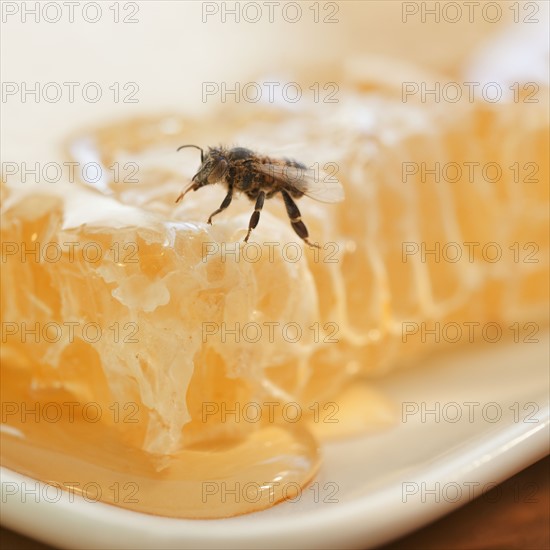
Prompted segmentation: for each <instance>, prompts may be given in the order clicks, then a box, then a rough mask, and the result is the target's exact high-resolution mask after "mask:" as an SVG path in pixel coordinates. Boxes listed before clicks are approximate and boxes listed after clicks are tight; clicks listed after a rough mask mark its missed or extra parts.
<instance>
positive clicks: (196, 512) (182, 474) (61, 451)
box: [1, 367, 320, 518]
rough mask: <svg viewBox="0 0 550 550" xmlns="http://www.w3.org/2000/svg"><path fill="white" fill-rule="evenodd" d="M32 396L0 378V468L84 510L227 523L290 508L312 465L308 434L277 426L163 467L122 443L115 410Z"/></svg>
mask: <svg viewBox="0 0 550 550" xmlns="http://www.w3.org/2000/svg"><path fill="white" fill-rule="evenodd" d="M31 388H32V383H31V380H30V377H28V376H22V375H21V371H20V370H18V369H16V368H11V367H7V368H4V372H3V376H2V394H1V395H2V414H3V419H2V421H3V429H2V433H1V445H2V465H3V466H5V467H7V468H10V469H12V470H14V471H16V472H18V473H21V474H24V475H26V476H29V477H32V478H35V479H38V480H41V481H44V482H46V483H50V484H52V485H54V486H56V487H61V488H62V489H64V490H66V491H68V492H69V493H72V494H76V495H82V496H83V497H84V498H85V499H86V500H87V501H89V502H91V501H102V502H105V503H108V504H113V505H117V506H120V507H123V508H127V509H130V510H136V511H139V512H145V513H150V514H157V515H162V516H170V517H180V518H220V517H228V516H234V515H238V514H244V513H247V512H253V511H255V510H261V509H264V508H268V507H269V506H272V505H273V504H275V503H277V502H280V501H281V500H284V499H286V498H294V497H295V496H296V494H297V493H298V492H299V491H300V490H301V488H302V487H304V486H305V485H306V484H307V483H308V482H309V481H310V480H311V479H312V478H313V476H314V475H315V473H316V472H317V470H318V468H319V465H320V455H319V449H318V444H317V442H316V440H315V439H314V437H313V436H312V435H311V434H310V433H309V432H308V431H307V430H305V429H304V428H299V427H293V426H290V425H286V426H285V425H275V424H271V425H268V426H265V427H262V428H260V429H258V430H255V431H253V432H252V433H251V434H250V435H249V436H248V437H246V438H242V439H240V440H237V441H221V440H215V441H211V442H210V443H203V444H201V445H195V446H194V447H193V448H188V449H183V450H181V451H180V452H178V453H176V454H174V455H172V456H169V457H165V458H163V459H161V458H159V457H154V456H151V455H149V454H148V453H145V452H144V451H142V450H140V449H138V448H132V447H129V446H128V445H127V444H126V443H125V442H124V440H123V438H122V437H121V433H120V430H119V429H118V427H117V425H116V422H115V420H116V407H114V406H113V407H109V408H108V410H103V409H102V408H100V406H99V405H97V404H95V405H94V404H92V403H85V404H84V406H79V405H80V404H79V402H78V400H77V399H75V396H74V395H71V394H69V393H68V392H66V391H63V390H55V389H52V390H47V391H45V390H39V391H33V390H32V389H31ZM71 403H72V404H73V405H72V406H71V405H70V404H71ZM121 413H122V414H126V413H124V412H123V411H121ZM99 416H101V418H100V419H99V420H97V419H98V417H99ZM119 418H120V417H119ZM160 463H162V467H159V464H160Z"/></svg>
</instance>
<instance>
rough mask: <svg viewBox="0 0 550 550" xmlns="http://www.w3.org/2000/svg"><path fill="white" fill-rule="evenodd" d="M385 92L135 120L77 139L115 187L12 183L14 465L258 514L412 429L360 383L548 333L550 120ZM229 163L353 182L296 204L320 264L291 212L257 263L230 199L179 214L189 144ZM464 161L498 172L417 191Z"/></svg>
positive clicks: (109, 496) (156, 502)
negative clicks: (216, 151) (333, 467)
mask: <svg viewBox="0 0 550 550" xmlns="http://www.w3.org/2000/svg"><path fill="white" fill-rule="evenodd" d="M385 85H387V83H386V84H385ZM386 92H387V90H386V91H385V92H384V93H381V91H380V90H378V89H377V88H376V86H375V85H373V83H372V82H370V83H369V85H368V86H365V85H364V84H362V83H361V80H360V79H356V80H355V79H354V78H353V77H352V76H350V77H349V81H348V82H347V86H346V87H345V88H343V90H342V94H343V96H342V98H343V99H342V100H341V101H340V103H339V104H337V105H318V104H316V105H309V106H307V107H304V108H303V109H302V110H299V111H298V110H297V111H292V112H289V111H286V110H284V109H282V108H277V107H272V106H271V107H265V109H264V111H263V112H262V115H263V116H262V117H261V118H260V117H256V116H255V117H252V116H250V114H247V113H246V112H240V111H239V110H235V109H233V110H232V111H231V112H227V113H223V116H224V120H225V122H224V123H223V124H222V123H220V122H219V120H221V117H219V119H218V118H216V116H214V117H213V118H212V119H201V120H200V121H199V120H192V119H186V118H183V117H181V116H179V115H177V114H170V113H169V114H166V115H164V116H151V117H144V118H141V119H132V120H128V121H121V122H117V123H114V124H112V125H110V126H107V127H100V128H93V129H88V130H86V131H83V132H80V133H78V134H76V135H74V136H71V137H70V138H69V139H68V141H67V144H66V154H67V158H68V159H71V160H72V161H74V162H77V163H80V164H84V163H85V162H96V163H98V165H100V166H101V167H102V168H103V174H105V175H106V176H105V178H104V179H102V180H101V181H99V182H95V183H90V182H86V181H79V182H75V183H68V182H67V183H56V184H55V186H51V185H47V184H46V183H41V184H37V185H29V184H27V185H25V184H22V183H21V182H17V181H14V180H9V181H4V182H3V189H2V194H3V219H4V223H3V226H2V252H3V255H2V262H3V265H2V268H3V269H2V271H3V277H2V323H3V334H2V338H3V342H2V344H3V346H2V354H3V355H2V380H3V384H2V386H3V387H2V404H3V410H2V413H3V419H2V421H3V428H4V429H3V430H2V464H3V465H4V466H7V467H9V468H11V469H13V470H16V471H18V472H20V473H23V474H26V475H28V476H30V477H35V478H37V479H40V480H43V481H47V482H49V483H53V484H59V485H60V486H62V487H63V488H65V489H66V490H68V491H70V490H73V491H75V492H76V493H79V491H80V493H82V494H83V495H84V496H86V497H88V498H97V499H99V500H102V501H104V502H108V503H110V504H115V505H117V506H122V507H125V508H129V509H132V510H139V511H143V512H148V513H153V514H159V515H166V516H173V517H189V518H208V517H228V516H232V515H236V514H242V513H246V512H252V511H256V510H260V509H264V508H266V507H269V506H271V505H273V504H275V503H276V502H279V501H281V500H284V499H287V498H293V497H294V496H295V495H296V493H297V492H298V491H300V490H301V488H303V487H305V486H306V485H307V484H308V483H309V482H310V481H311V480H312V479H313V478H314V476H315V473H316V472H317V470H318V468H319V467H320V463H321V456H320V453H319V445H320V443H321V442H322V441H323V440H325V439H328V438H332V437H342V436H346V435H356V434H358V433H364V432H367V431H368V430H370V429H374V428H381V427H388V426H391V425H392V424H393V423H394V422H395V410H394V407H393V405H392V404H391V402H389V401H388V400H387V399H385V397H384V396H383V395H380V394H379V393H377V392H376V391H375V390H373V389H372V388H371V387H370V386H368V385H365V380H369V379H372V378H374V377H376V376H379V375H381V374H383V373H385V372H387V371H388V370H390V369H392V368H395V367H396V366H399V365H403V364H414V363H415V362H418V361H420V360H421V358H422V357H423V356H425V354H426V353H429V352H434V351H445V352H450V350H451V349H453V346H454V349H456V348H457V347H458V346H460V345H461V344H462V345H464V344H469V343H472V341H471V338H470V337H469V334H470V333H469V332H468V330H469V329H470V328H471V327H472V326H473V325H472V323H474V324H475V323H477V326H478V330H482V329H483V327H485V325H487V324H488V323H493V324H496V325H498V326H499V327H504V329H505V330H504V332H505V335H504V336H503V338H506V337H508V338H511V337H512V332H510V330H509V328H508V327H509V326H511V325H513V324H514V323H518V327H520V326H521V327H524V326H525V325H526V324H528V323H542V322H543V320H544V319H545V316H546V311H545V303H546V301H547V299H548V295H547V291H548V289H547V284H546V281H547V278H548V253H547V249H548V231H547V229H548V226H547V208H548V187H547V185H546V184H545V183H544V182H547V181H548V150H549V147H548V127H547V122H546V121H547V107H546V105H547V102H541V103H540V104H538V106H536V108H533V109H532V110H529V112H528V113H527V114H525V112H524V111H523V110H521V109H519V108H518V106H517V105H514V104H510V105H485V104H484V105H479V104H477V103H476V104H471V105H469V104H461V105H453V106H452V108H450V107H449V106H447V107H445V106H441V105H440V106H436V107H434V106H427V105H424V104H421V103H420V102H412V103H410V104H407V105H404V104H403V103H402V102H401V101H400V100H399V99H398V98H397V97H394V96H392V95H391V94H387V93H386ZM219 142H224V143H238V144H239V145H242V146H245V147H249V148H252V149H254V150H260V151H261V152H264V153H265V152H270V151H269V149H270V148H274V149H276V148H278V147H279V148H281V149H284V148H285V147H288V143H289V142H292V143H296V144H302V145H296V147H295V151H296V153H292V154H293V155H295V156H296V157H297V158H299V160H301V161H303V162H305V163H309V164H315V163H320V164H325V163H335V164H336V166H337V167H338V174H337V177H338V178H339V179H340V181H341V183H342V185H343V187H344V189H345V192H346V200H345V201H344V202H343V203H341V204H337V205H326V204H320V203H315V202H314V201H310V200H309V199H307V198H304V199H302V200H301V201H300V203H299V206H300V209H301V211H302V215H303V216H304V218H305V219H307V224H308V228H309V230H310V235H311V237H312V240H313V241H317V242H319V243H320V249H318V250H314V249H310V248H308V247H304V245H303V243H301V242H296V241H297V238H296V236H295V235H294V234H293V232H292V229H291V227H290V225H289V223H288V220H287V217H286V215H285V214H284V210H283V207H282V205H281V204H280V202H278V201H277V200H276V199H273V200H270V201H267V202H266V205H265V207H264V211H263V212H262V218H261V222H260V224H259V226H258V228H257V229H256V230H255V231H254V232H253V234H252V237H251V239H250V243H249V244H248V245H246V246H245V245H244V244H243V243H242V242H241V241H242V239H243V237H244V235H245V233H246V228H247V225H248V219H249V216H250V213H251V209H252V206H253V205H251V204H250V203H249V202H248V201H247V200H245V199H244V197H243V198H241V199H240V200H236V201H234V203H233V204H232V205H231V209H230V210H228V211H226V212H224V214H221V215H220V216H218V217H217V218H216V219H215V221H214V224H213V225H212V226H209V225H207V224H206V223H205V222H206V220H207V218H208V215H209V214H210V213H211V212H212V211H213V210H215V209H216V208H217V207H218V206H219V203H220V202H221V201H222V199H223V195H224V193H223V189H221V188H218V187H216V186H211V187H210V188H208V189H204V190H201V191H200V192H197V193H193V194H189V195H188V196H186V198H185V200H184V201H183V203H182V204H181V205H176V204H175V202H174V201H175V199H176V197H177V196H178V194H179V193H180V191H181V189H182V188H183V186H184V185H185V184H186V183H187V182H188V181H189V179H190V177H192V175H193V174H194V171H195V170H196V168H197V166H198V160H197V158H196V156H194V155H193V152H192V151H187V152H186V154H183V153H176V152H175V150H176V147H177V146H179V145H181V144H183V143H198V144H200V145H202V146H207V145H209V144H212V145H214V144H216V143H219ZM286 154H288V153H286ZM449 162H452V163H455V164H457V165H458V166H467V165H468V163H470V165H471V163H472V162H476V163H479V164H480V165H483V166H484V165H486V164H487V163H497V164H498V166H500V167H503V169H502V174H501V177H500V178H499V179H498V180H496V179H487V178H486V177H484V176H483V172H481V171H480V172H478V173H475V174H474V177H473V178H469V179H465V180H462V181H456V182H455V183H452V182H450V181H445V182H441V181H436V180H435V179H434V178H430V177H429V176H427V173H428V174H429V172H426V170H423V166H424V167H426V166H427V167H433V166H435V165H436V163H439V164H440V165H445V164H446V163H449ZM533 162H534V163H536V165H537V167H538V173H537V178H536V181H534V182H531V181H529V182H526V181H521V182H518V181H517V171H516V172H514V170H513V169H510V166H514V164H515V163H519V164H518V166H521V167H524V166H525V165H527V164H529V163H533ZM51 243H54V244H55V245H56V246H52V244H51ZM471 243H478V244H477V245H475V246H474V245H472V244H471ZM533 243H535V244H536V247H535V248H533V246H532V244H533ZM495 250H496V251H500V252H501V258H500V259H499V260H498V261H494V260H495V256H494V255H491V254H490V253H494V251H495ZM457 251H458V252H460V257H458V252H457ZM453 254H454V255H453ZM529 254H531V256H528V255H529ZM533 254H534V256H533ZM529 259H534V260H537V261H528V260H529ZM451 325H452V327H453V328H456V327H457V326H458V328H459V329H460V330H461V333H462V337H461V338H459V339H455V340H452V339H451V338H450V337H448V334H449V333H448V332H446V331H447V329H448V328H449V326H451ZM438 326H439V329H437V327H438ZM442 327H443V328H442ZM474 328H476V327H475V326H474ZM434 330H435V331H436V332H437V330H439V333H440V336H441V334H443V335H444V336H443V337H440V338H439V340H436V339H435V338H434V339H432V340H430V338H431V337H430V336H429V335H430V334H433V331H434ZM442 330H443V331H445V332H442ZM430 331H432V332H430ZM475 334H478V335H479V334H481V332H477V333H474V335H475ZM427 335H428V336H427ZM446 335H447V336H446ZM451 340H452V341H451ZM436 344H437V345H436ZM71 404H72V405H71ZM50 415H51V416H50ZM94 415H95V416H94ZM98 416H99V418H98ZM52 419H53V420H52ZM75 481H78V484H79V485H78V486H77V487H76V486H74V485H73V486H72V487H69V486H68V485H67V484H68V483H72V482H75ZM84 487H87V489H86V490H85V489H84ZM94 491H95V492H94ZM94 495H95V496H94Z"/></svg>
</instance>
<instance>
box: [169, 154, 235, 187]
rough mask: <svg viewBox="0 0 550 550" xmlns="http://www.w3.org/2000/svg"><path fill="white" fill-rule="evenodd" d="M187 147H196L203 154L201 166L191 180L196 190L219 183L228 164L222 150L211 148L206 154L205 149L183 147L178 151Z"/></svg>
mask: <svg viewBox="0 0 550 550" xmlns="http://www.w3.org/2000/svg"><path fill="white" fill-rule="evenodd" d="M185 147H195V148H196V149H199V150H200V152H201V165H200V167H199V169H198V171H197V173H196V174H195V175H194V176H193V179H192V180H191V181H192V182H193V184H194V190H196V189H199V187H203V186H204V185H210V184H212V183H217V182H218V181H220V180H221V179H222V178H223V176H224V174H225V172H226V170H227V165H228V163H227V159H226V157H225V154H224V152H223V150H222V149H219V148H216V147H209V148H208V151H207V152H206V154H205V153H204V151H203V149H202V148H201V147H199V146H198V145H182V146H181V147H179V148H178V151H179V150H180V149H183V148H185Z"/></svg>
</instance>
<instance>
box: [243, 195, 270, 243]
mask: <svg viewBox="0 0 550 550" xmlns="http://www.w3.org/2000/svg"><path fill="white" fill-rule="evenodd" d="M264 200H265V192H264V191H260V192H259V194H258V198H257V199H256V205H255V206H254V212H252V216H250V222H248V233H247V234H246V237H245V238H244V242H245V243H247V242H248V237H250V233H251V232H252V230H253V229H254V228H255V227H256V226H257V225H258V222H259V221H260V212H261V211H262V208H263V207H264Z"/></svg>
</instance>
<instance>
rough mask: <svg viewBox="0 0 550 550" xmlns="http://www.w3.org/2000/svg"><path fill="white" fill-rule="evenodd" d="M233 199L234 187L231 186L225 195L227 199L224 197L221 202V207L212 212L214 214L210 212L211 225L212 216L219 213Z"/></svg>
mask: <svg viewBox="0 0 550 550" xmlns="http://www.w3.org/2000/svg"><path fill="white" fill-rule="evenodd" d="M232 199H233V189H232V188H229V192H228V193H227V195H226V196H225V199H223V202H222V203H221V204H220V207H219V208H218V209H217V210H216V211H214V212H212V214H210V217H209V218H208V223H209V224H210V225H212V218H213V217H214V216H215V215H216V214H219V213H220V212H221V211H222V210H225V209H226V208H227V207H228V206H229V205H230V204H231V200H232Z"/></svg>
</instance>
